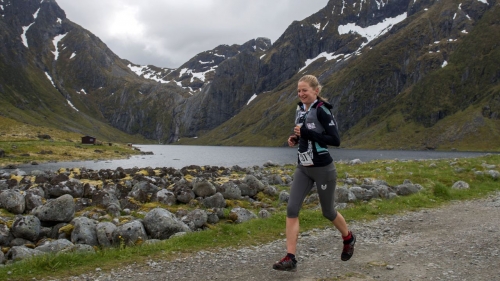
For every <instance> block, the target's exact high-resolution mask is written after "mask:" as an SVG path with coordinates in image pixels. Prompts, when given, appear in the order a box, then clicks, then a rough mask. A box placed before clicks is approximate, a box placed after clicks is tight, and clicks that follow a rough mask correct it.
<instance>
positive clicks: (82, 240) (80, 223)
mask: <svg viewBox="0 0 500 281" xmlns="http://www.w3.org/2000/svg"><path fill="white" fill-rule="evenodd" d="M97 223H98V222H97V221H95V220H93V219H89V218H86V217H77V218H75V219H73V220H72V221H71V224H72V225H73V226H74V227H75V228H74V229H73V231H72V232H71V242H73V244H86V245H90V246H97V245H98V244H99V243H98V242H97V233H96V226H97Z"/></svg>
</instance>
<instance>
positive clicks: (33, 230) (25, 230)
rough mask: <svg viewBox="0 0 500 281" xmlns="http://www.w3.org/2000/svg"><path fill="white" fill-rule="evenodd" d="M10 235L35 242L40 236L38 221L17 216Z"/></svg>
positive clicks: (30, 217)
mask: <svg viewBox="0 0 500 281" xmlns="http://www.w3.org/2000/svg"><path fill="white" fill-rule="evenodd" d="M11 232H12V235H14V237H16V238H23V239H26V240H29V241H36V239H37V238H38V235H39V234H40V220H39V219H38V218H37V217H35V216H33V215H27V216H18V217H17V218H16V220H15V221H14V223H13V224H12V228H11Z"/></svg>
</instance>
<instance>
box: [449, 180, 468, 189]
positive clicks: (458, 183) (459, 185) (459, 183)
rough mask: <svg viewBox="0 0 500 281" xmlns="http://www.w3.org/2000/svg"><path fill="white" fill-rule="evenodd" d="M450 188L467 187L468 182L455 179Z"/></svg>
mask: <svg viewBox="0 0 500 281" xmlns="http://www.w3.org/2000/svg"><path fill="white" fill-rule="evenodd" d="M451 188H452V189H469V184H468V183H466V182H464V181H457V182H455V183H454V184H453V185H452V186H451Z"/></svg>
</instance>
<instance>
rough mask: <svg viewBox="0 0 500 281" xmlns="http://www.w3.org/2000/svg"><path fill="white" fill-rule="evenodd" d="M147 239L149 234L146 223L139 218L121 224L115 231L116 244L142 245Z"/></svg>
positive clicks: (114, 240) (114, 239)
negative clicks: (145, 226) (145, 227)
mask: <svg viewBox="0 0 500 281" xmlns="http://www.w3.org/2000/svg"><path fill="white" fill-rule="evenodd" d="M146 240H148V235H147V234H146V230H145V229H144V225H143V224H142V223H141V222H140V221H138V220H135V221H132V222H129V223H126V224H123V225H120V226H118V227H116V229H115V231H113V243H114V245H126V246H133V245H140V244H142V243H143V242H144V241H146Z"/></svg>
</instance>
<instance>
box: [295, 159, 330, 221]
mask: <svg viewBox="0 0 500 281" xmlns="http://www.w3.org/2000/svg"><path fill="white" fill-rule="evenodd" d="M315 182H316V187H317V189H318V195H319V202H320V204H321V211H322V212H323V216H324V217H325V218H327V219H329V220H330V221H333V220H334V219H335V218H336V217H337V211H336V210H335V186H336V182H337V170H336V169H335V164H334V163H333V162H332V163H330V164H329V165H327V166H324V167H304V166H301V165H298V166H297V169H296V170H295V174H294V176H293V183H292V188H291V189H290V198H289V199H288V206H287V209H286V216H287V217H288V218H298V217H299V211H300V208H301V207H302V202H304V199H305V198H306V196H307V194H308V193H309V192H310V191H311V189H312V187H313V184H314V183H315Z"/></svg>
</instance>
